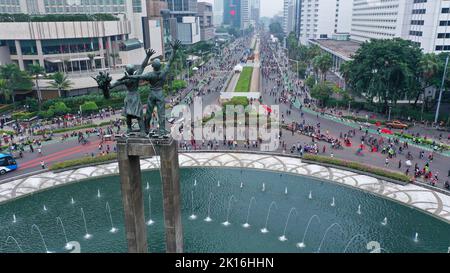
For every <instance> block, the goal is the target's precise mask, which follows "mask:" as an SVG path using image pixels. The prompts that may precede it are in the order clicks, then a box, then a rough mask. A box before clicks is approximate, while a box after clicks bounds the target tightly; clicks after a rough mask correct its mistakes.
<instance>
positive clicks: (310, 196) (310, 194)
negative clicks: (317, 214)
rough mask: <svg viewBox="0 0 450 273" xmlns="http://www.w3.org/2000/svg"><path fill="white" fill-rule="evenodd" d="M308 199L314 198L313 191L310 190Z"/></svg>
mask: <svg viewBox="0 0 450 273" xmlns="http://www.w3.org/2000/svg"><path fill="white" fill-rule="evenodd" d="M308 199H309V200H312V191H310V192H309V196H308Z"/></svg>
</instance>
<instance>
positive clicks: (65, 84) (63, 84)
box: [50, 72, 73, 97]
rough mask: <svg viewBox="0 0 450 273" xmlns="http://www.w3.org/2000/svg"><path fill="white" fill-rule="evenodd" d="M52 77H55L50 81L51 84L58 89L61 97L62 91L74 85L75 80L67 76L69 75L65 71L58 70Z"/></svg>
mask: <svg viewBox="0 0 450 273" xmlns="http://www.w3.org/2000/svg"><path fill="white" fill-rule="evenodd" d="M52 78H53V81H52V82H50V86H51V87H53V88H56V89H58V95H59V97H61V93H62V91H63V90H66V89H68V88H70V87H71V86H72V85H73V82H71V81H70V80H69V79H68V78H67V75H65V74H64V73H61V72H57V73H55V74H53V76H52Z"/></svg>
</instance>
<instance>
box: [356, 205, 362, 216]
mask: <svg viewBox="0 0 450 273" xmlns="http://www.w3.org/2000/svg"><path fill="white" fill-rule="evenodd" d="M356 213H357V214H359V215H361V205H358V211H356Z"/></svg>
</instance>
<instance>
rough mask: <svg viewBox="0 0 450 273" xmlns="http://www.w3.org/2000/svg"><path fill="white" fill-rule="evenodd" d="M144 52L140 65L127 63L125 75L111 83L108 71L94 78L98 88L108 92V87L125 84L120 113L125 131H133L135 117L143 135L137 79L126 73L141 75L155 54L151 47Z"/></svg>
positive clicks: (143, 128)
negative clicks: (125, 93) (124, 122)
mask: <svg viewBox="0 0 450 273" xmlns="http://www.w3.org/2000/svg"><path fill="white" fill-rule="evenodd" d="M146 54H147V56H146V57H145V60H144V61H143V62H142V64H141V66H140V67H136V66H135V65H131V64H130V65H127V67H126V69H125V76H124V77H122V78H121V79H119V80H117V81H115V82H113V83H112V84H111V83H110V82H111V80H110V76H109V74H108V73H101V72H100V74H99V75H98V76H97V77H96V78H95V80H96V81H97V83H98V84H99V88H100V89H102V90H104V93H109V90H110V89H113V88H115V87H118V86H121V85H125V87H126V88H127V90H128V93H127V96H126V97H125V100H124V108H123V112H122V115H123V116H125V117H126V118H127V128H128V130H127V133H131V132H132V131H133V129H132V124H133V123H132V122H133V119H137V121H138V123H139V130H140V133H141V134H142V135H145V133H146V132H145V126H144V115H143V111H142V110H143V109H142V102H141V97H140V95H139V90H138V88H139V80H138V79H132V78H130V77H128V75H142V73H143V72H144V70H145V68H146V67H147V65H148V61H149V60H150V58H151V56H153V55H154V54H155V51H154V50H153V49H149V50H147V51H146ZM105 83H106V84H105ZM105 90H108V92H105Z"/></svg>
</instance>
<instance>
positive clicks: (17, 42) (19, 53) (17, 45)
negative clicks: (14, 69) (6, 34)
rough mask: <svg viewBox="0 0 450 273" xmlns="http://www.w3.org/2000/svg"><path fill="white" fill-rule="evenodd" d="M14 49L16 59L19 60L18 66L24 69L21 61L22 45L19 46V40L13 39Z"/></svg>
mask: <svg viewBox="0 0 450 273" xmlns="http://www.w3.org/2000/svg"><path fill="white" fill-rule="evenodd" d="M14 42H15V45H16V51H17V60H18V61H19V68H20V69H21V70H25V64H24V63H23V55H22V47H21V46H20V41H19V40H15V41H14Z"/></svg>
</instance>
